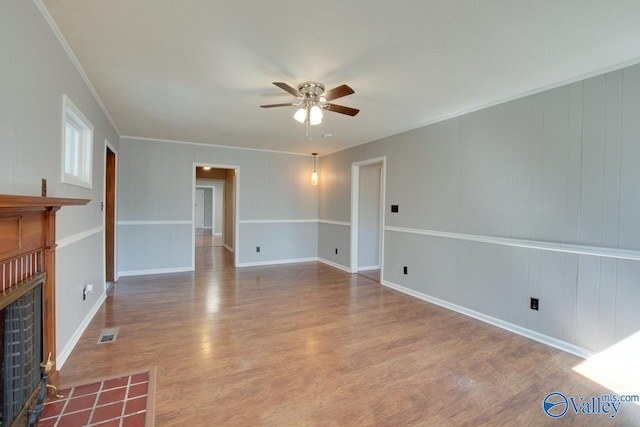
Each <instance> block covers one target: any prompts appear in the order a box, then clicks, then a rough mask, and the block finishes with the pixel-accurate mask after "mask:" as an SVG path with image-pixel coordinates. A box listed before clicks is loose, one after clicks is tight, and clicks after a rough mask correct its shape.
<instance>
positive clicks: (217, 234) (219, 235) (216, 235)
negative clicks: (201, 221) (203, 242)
mask: <svg viewBox="0 0 640 427" xmlns="http://www.w3.org/2000/svg"><path fill="white" fill-rule="evenodd" d="M213 235H214V236H215V237H222V233H213Z"/></svg>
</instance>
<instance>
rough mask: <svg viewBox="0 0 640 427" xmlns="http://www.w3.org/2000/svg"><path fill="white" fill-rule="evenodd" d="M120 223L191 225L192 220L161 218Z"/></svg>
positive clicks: (119, 222) (122, 223)
mask: <svg viewBox="0 0 640 427" xmlns="http://www.w3.org/2000/svg"><path fill="white" fill-rule="evenodd" d="M117 224H118V225H191V224H193V223H192V222H191V220H188V219H183V220H176V221H172V220H167V221H165V220H159V221H118V222H117Z"/></svg>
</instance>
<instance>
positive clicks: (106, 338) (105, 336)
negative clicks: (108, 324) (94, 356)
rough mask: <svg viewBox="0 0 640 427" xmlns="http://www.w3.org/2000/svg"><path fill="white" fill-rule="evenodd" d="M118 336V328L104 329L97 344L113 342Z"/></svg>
mask: <svg viewBox="0 0 640 427" xmlns="http://www.w3.org/2000/svg"><path fill="white" fill-rule="evenodd" d="M117 336H118V328H106V329H103V330H102V333H101V334H100V338H98V344H106V343H109V342H114V341H115V340H116V337H117Z"/></svg>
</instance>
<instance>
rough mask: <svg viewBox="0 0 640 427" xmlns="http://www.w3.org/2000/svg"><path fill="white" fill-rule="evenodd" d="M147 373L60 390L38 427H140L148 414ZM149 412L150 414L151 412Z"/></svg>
mask: <svg viewBox="0 0 640 427" xmlns="http://www.w3.org/2000/svg"><path fill="white" fill-rule="evenodd" d="M150 384H152V382H151V376H150V373H149V372H148V371H147V372H142V373H136V374H132V375H128V376H122V377H118V378H111V379H107V380H103V381H97V382H94V383H91V384H85V385H80V386H76V387H71V388H67V389H65V390H59V391H58V394H59V395H62V396H64V397H59V398H56V397H50V398H49V399H48V400H47V402H46V404H45V406H44V409H43V411H42V415H41V416H40V421H39V423H38V424H37V426H39V427H54V426H58V427H80V426H100V427H143V426H145V425H153V423H152V422H150V423H149V424H145V422H146V420H147V418H150V419H152V417H153V414H152V411H149V407H150V405H149V404H148V403H149V402H150V400H151V399H150V394H151V393H152V389H153V388H152V386H151V387H150ZM150 412H151V413H150Z"/></svg>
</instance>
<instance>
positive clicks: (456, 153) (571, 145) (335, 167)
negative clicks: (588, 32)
mask: <svg viewBox="0 0 640 427" xmlns="http://www.w3.org/2000/svg"><path fill="white" fill-rule="evenodd" d="M639 141H640V66H633V67H629V68H626V69H622V70H619V71H614V72H611V73H607V74H605V75H602V76H598V77H595V78H590V79H588V80H585V81H581V82H577V83H574V84H571V85H568V86H563V87H560V88H557V89H553V90H549V91H546V92H544V93H540V94H536V95H532V96H528V97H525V98H522V99H518V100H515V101H511V102H507V103H504V104H501V105H497V106H495V107H491V108H487V109H484V110H481V111H477V112H474V113H470V114H467V115H464V116H461V117H457V118H453V119H450V120H446V121H444V122H441V123H437V124H434V125H430V126H426V127H423V128H420V129H416V130H413V131H410V132H406V133H403V134H399V135H395V136H392V137H389V138H385V139H382V140H379V141H375V142H372V143H369V144H365V145H362V146H358V147H354V148H352V149H348V150H345V151H341V152H338V153H334V154H332V155H328V156H323V157H322V163H321V168H320V173H321V175H322V176H331V177H332V179H331V180H325V181H323V186H322V188H321V191H320V216H321V218H323V219H329V220H335V221H347V220H348V215H349V212H350V206H349V205H350V196H349V188H350V185H351V183H350V175H349V174H350V168H351V164H352V163H353V162H357V161H360V160H364V159H369V158H374V157H379V156H386V157H387V186H386V192H387V193H386V194H387V196H386V206H385V211H386V214H385V221H386V224H385V226H386V231H385V248H384V250H385V265H384V277H383V281H384V282H386V283H387V284H389V285H393V286H398V287H402V288H403V289H404V290H406V291H409V292H413V293H415V294H416V295H422V296H424V297H429V298H438V299H440V300H441V301H442V302H444V303H445V304H449V305H452V304H453V305H454V306H455V307H458V308H460V309H462V310H473V311H475V312H476V313H480V315H481V316H484V318H485V319H486V318H487V316H490V317H491V318H493V319H497V321H498V322H502V323H503V324H507V323H508V324H509V325H513V326H515V328H523V329H522V330H524V331H529V332H528V333H532V334H541V336H542V335H544V336H546V337H550V338H551V339H557V340H560V341H561V342H563V343H565V344H567V345H568V346H571V345H573V346H575V348H577V349H578V350H576V352H579V353H581V354H587V353H588V352H590V351H599V350H602V349H604V348H606V347H608V346H610V345H611V344H613V343H614V342H617V341H620V340H621V339H623V338H624V337H626V336H629V335H630V334H632V333H635V332H637V331H639V330H640V311H638V310H637V307H638V306H639V305H640V286H638V281H637V278H638V277H640V262H638V261H635V260H629V259H623V258H625V257H626V254H627V253H628V254H630V255H629V257H631V258H634V257H636V258H638V257H640V223H639V222H638V218H640V168H639V167H638V165H639V164H640V144H639V143H638V142H639ZM391 204H398V205H399V207H400V209H399V213H391V212H390V205H391ZM323 228H325V229H329V228H330V229H335V230H343V229H344V226H343V225H331V224H323ZM323 233H324V236H323V237H322V238H321V239H319V249H318V251H319V254H320V256H321V257H327V256H329V255H330V254H331V251H332V250H333V248H334V247H335V246H336V245H339V244H341V243H342V241H341V235H340V234H339V233H338V232H336V233H331V232H330V231H328V230H324V231H323ZM500 239H507V241H508V242H511V243H514V242H515V243H516V244H505V241H501V240H500ZM561 245H575V246H571V247H569V248H568V249H567V250H568V252H558V251H556V250H555V248H559V247H561ZM522 246H526V247H522ZM585 246H589V247H590V250H589V253H591V255H584V254H578V253H572V252H581V251H584V249H585ZM549 249H554V250H549ZM565 249H566V246H565ZM621 254H622V256H621ZM343 262H347V263H348V260H346V261H345V260H343ZM347 265H348V264H347ZM404 265H407V266H408V267H409V274H408V275H404V274H403V273H402V267H403V266H404ZM530 297H538V298H540V310H539V311H537V312H536V311H532V310H530V309H529V298H530Z"/></svg>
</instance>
